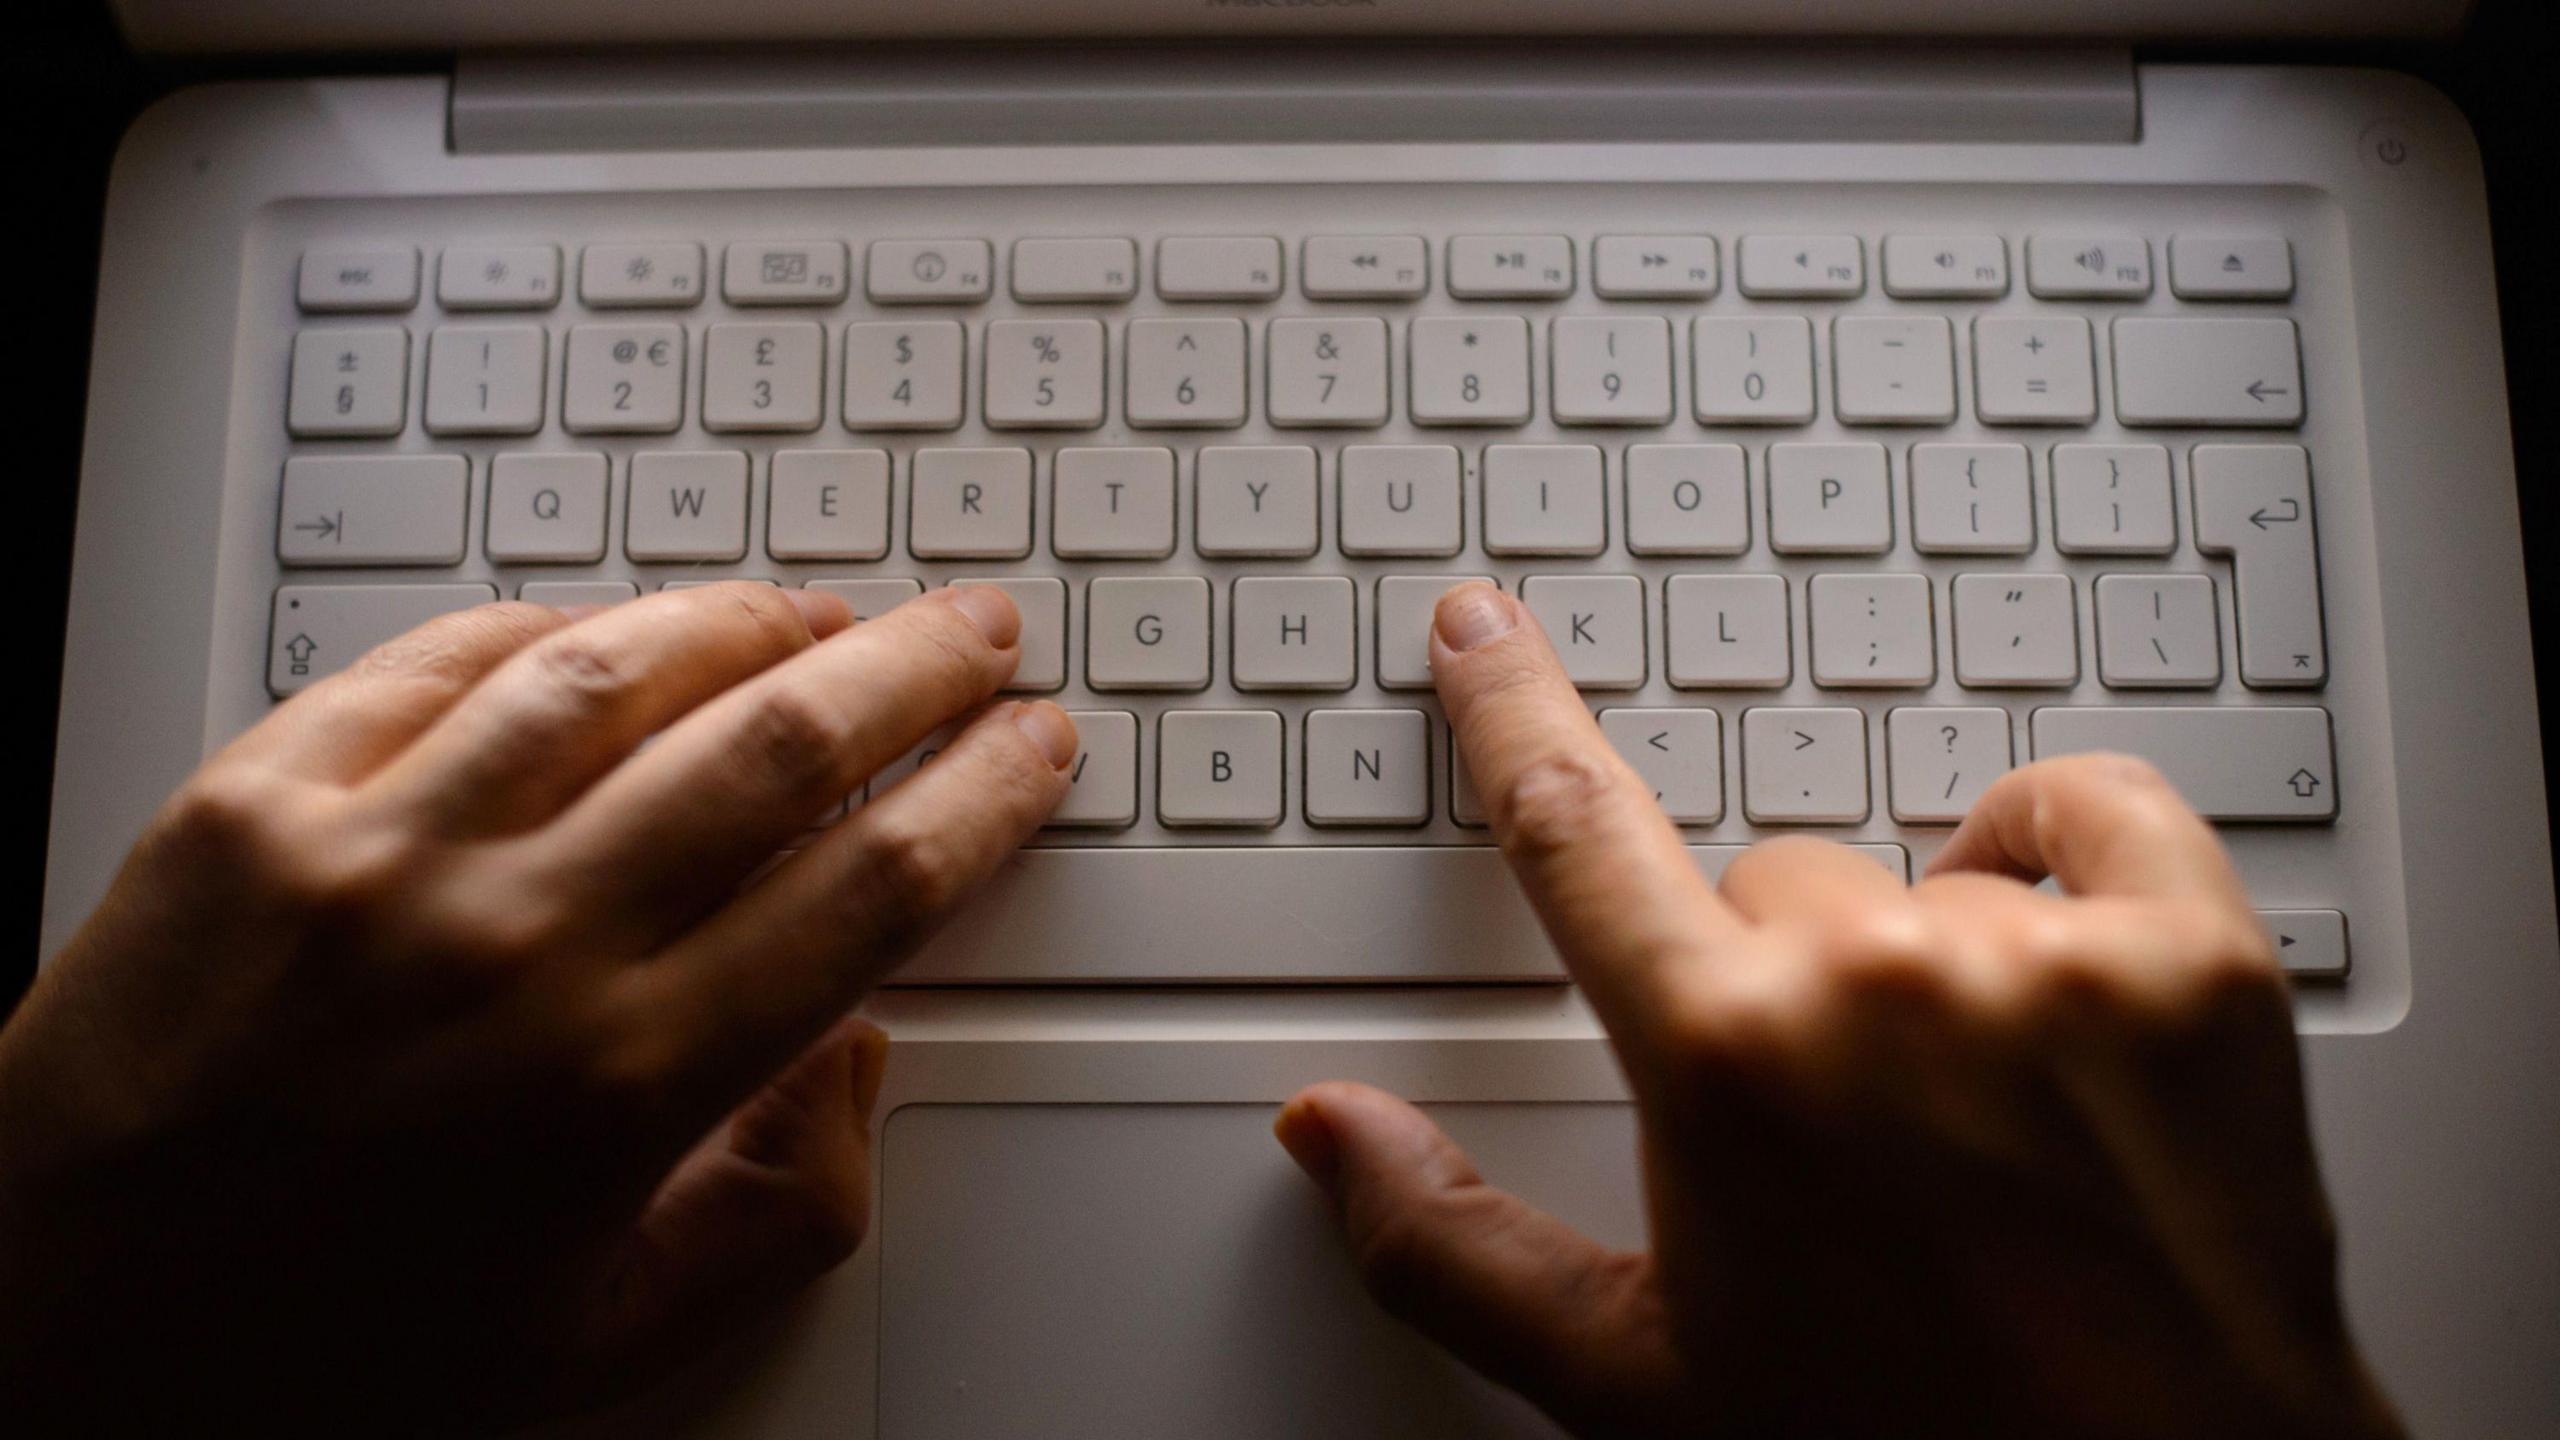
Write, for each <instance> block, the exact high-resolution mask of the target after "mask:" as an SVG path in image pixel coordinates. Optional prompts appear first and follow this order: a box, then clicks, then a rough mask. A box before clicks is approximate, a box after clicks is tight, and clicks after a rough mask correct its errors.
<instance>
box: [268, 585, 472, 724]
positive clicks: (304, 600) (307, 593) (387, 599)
mask: <svg viewBox="0 0 2560 1440" xmlns="http://www.w3.org/2000/svg"><path fill="white" fill-rule="evenodd" d="M497 598H498V592H497V590H496V588H495V587H493V586H488V585H287V586H285V587H284V588H283V589H281V590H278V591H277V592H276V609H275V622H274V624H273V625H271V626H270V627H269V629H268V632H267V689H268V690H269V691H271V692H273V693H274V695H275V697H276V698H277V699H279V700H281V699H284V698H285V697H286V696H288V695H292V694H295V693H297V692H299V691H302V690H307V689H309V688H310V687H311V686H313V685H316V684H318V683H319V682H320V681H321V680H323V679H325V678H326V677H328V676H330V675H334V674H336V673H337V672H338V671H340V670H344V669H345V668H347V666H349V665H351V664H353V663H354V662H355V660H356V657H358V656H360V655H362V654H364V653H365V652H366V651H368V650H370V649H372V648H373V647H374V646H376V645H379V644H381V643H382V642H383V641H385V640H389V639H391V638H393V637H395V636H398V635H402V634H405V633H407V632H408V631H411V630H414V629H416V628H417V627H419V626H421V625H424V624H425V623H427V622H428V621H430V620H433V619H434V618H436V617H437V616H439V615H446V614H451V613H452V612H453V611H456V610H468V609H470V608H471V607H472V606H474V605H486V604H488V603H489V602H491V601H493V600H495V599H497Z"/></svg>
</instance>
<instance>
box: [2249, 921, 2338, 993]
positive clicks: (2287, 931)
mask: <svg viewBox="0 0 2560 1440" xmlns="http://www.w3.org/2000/svg"><path fill="white" fill-rule="evenodd" d="M2258 923H2259V925H2261V926H2263V927H2264V928H2265V930H2266V932H2267V940H2268V942H2269V943H2271V944H2273V945H2274V946H2275V947H2276V963H2277V964H2279V965H2282V966H2283V967H2284V973H2285V974H2287V975H2289V976H2291V977H2293V978H2294V979H2297V980H2343V979H2345V978H2346V975H2347V917H2346V916H2344V915H2342V914H2340V913H2338V912H2337V911H2335V910H2261V911H2259V912H2258Z"/></svg>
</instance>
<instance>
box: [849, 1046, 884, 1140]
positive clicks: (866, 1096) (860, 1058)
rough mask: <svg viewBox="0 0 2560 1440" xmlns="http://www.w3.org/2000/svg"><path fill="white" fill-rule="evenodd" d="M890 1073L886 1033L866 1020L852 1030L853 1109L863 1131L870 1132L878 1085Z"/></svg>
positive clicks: (878, 1093)
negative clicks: (860, 1121) (860, 1118)
mask: <svg viewBox="0 0 2560 1440" xmlns="http://www.w3.org/2000/svg"><path fill="white" fill-rule="evenodd" d="M888 1069H889V1032H888V1031H886V1030H883V1029H881V1028H880V1027H879V1026H877V1025H874V1024H872V1023H871V1022H870V1021H868V1020H864V1021H859V1022H857V1023H856V1024H855V1025H854V1027H853V1109H854V1113H855V1114H857V1115H859V1116H861V1117H862V1128H863V1129H864V1130H869V1129H870V1128H871V1111H872V1108H873V1107H874V1106H876V1105H878V1104H879V1103H880V1081H881V1078H882V1077H883V1076H884V1075H886V1074H887V1073H888Z"/></svg>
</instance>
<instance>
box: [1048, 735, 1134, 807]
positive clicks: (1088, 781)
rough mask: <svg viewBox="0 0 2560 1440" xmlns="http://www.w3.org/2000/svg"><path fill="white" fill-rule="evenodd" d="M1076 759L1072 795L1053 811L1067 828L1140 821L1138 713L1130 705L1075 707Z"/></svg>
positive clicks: (1070, 783)
mask: <svg viewBox="0 0 2560 1440" xmlns="http://www.w3.org/2000/svg"><path fill="white" fill-rule="evenodd" d="M1067 718H1068V719H1070V720H1073V721H1074V722H1075V723H1076V758H1075V760H1074V761H1073V762H1072V763H1070V764H1069V765H1068V766H1067V797H1066V798H1065V799H1064V800H1061V801H1059V802H1058V808H1057V809H1055V810H1052V811H1050V812H1049V822H1048V823H1049V825H1050V827H1051V828H1052V829H1062V830H1125V829H1127V828H1129V827H1130V826H1132V825H1135V824H1137V823H1138V717H1137V716H1135V715H1132V714H1130V713H1129V712H1128V711H1126V710H1070V711H1068V712H1067Z"/></svg>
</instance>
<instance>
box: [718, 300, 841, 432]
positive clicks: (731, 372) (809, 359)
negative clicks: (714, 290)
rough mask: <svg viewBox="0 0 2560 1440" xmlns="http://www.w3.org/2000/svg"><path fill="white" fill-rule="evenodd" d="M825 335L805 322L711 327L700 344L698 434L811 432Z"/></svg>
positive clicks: (822, 377) (821, 391)
mask: <svg viewBox="0 0 2560 1440" xmlns="http://www.w3.org/2000/svg"><path fill="white" fill-rule="evenodd" d="M826 354H827V336H826V331H825V330H824V329H822V328H820V327H819V326H818V325H817V324H815V323H814V322H811V321H807V320H789V321H783V322H781V323H779V324H758V325H714V326H712V327H711V329H710V331H709V332H708V333H707V334H706V335H705V336H704V337H703V342H702V428H704V429H705V430H715V431H730V430H815V429H817V428H818V412H819V407H820V406H821V405H822V404H823V403H824V400H823V397H824V396H825V394H826V366H827V361H826Z"/></svg>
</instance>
